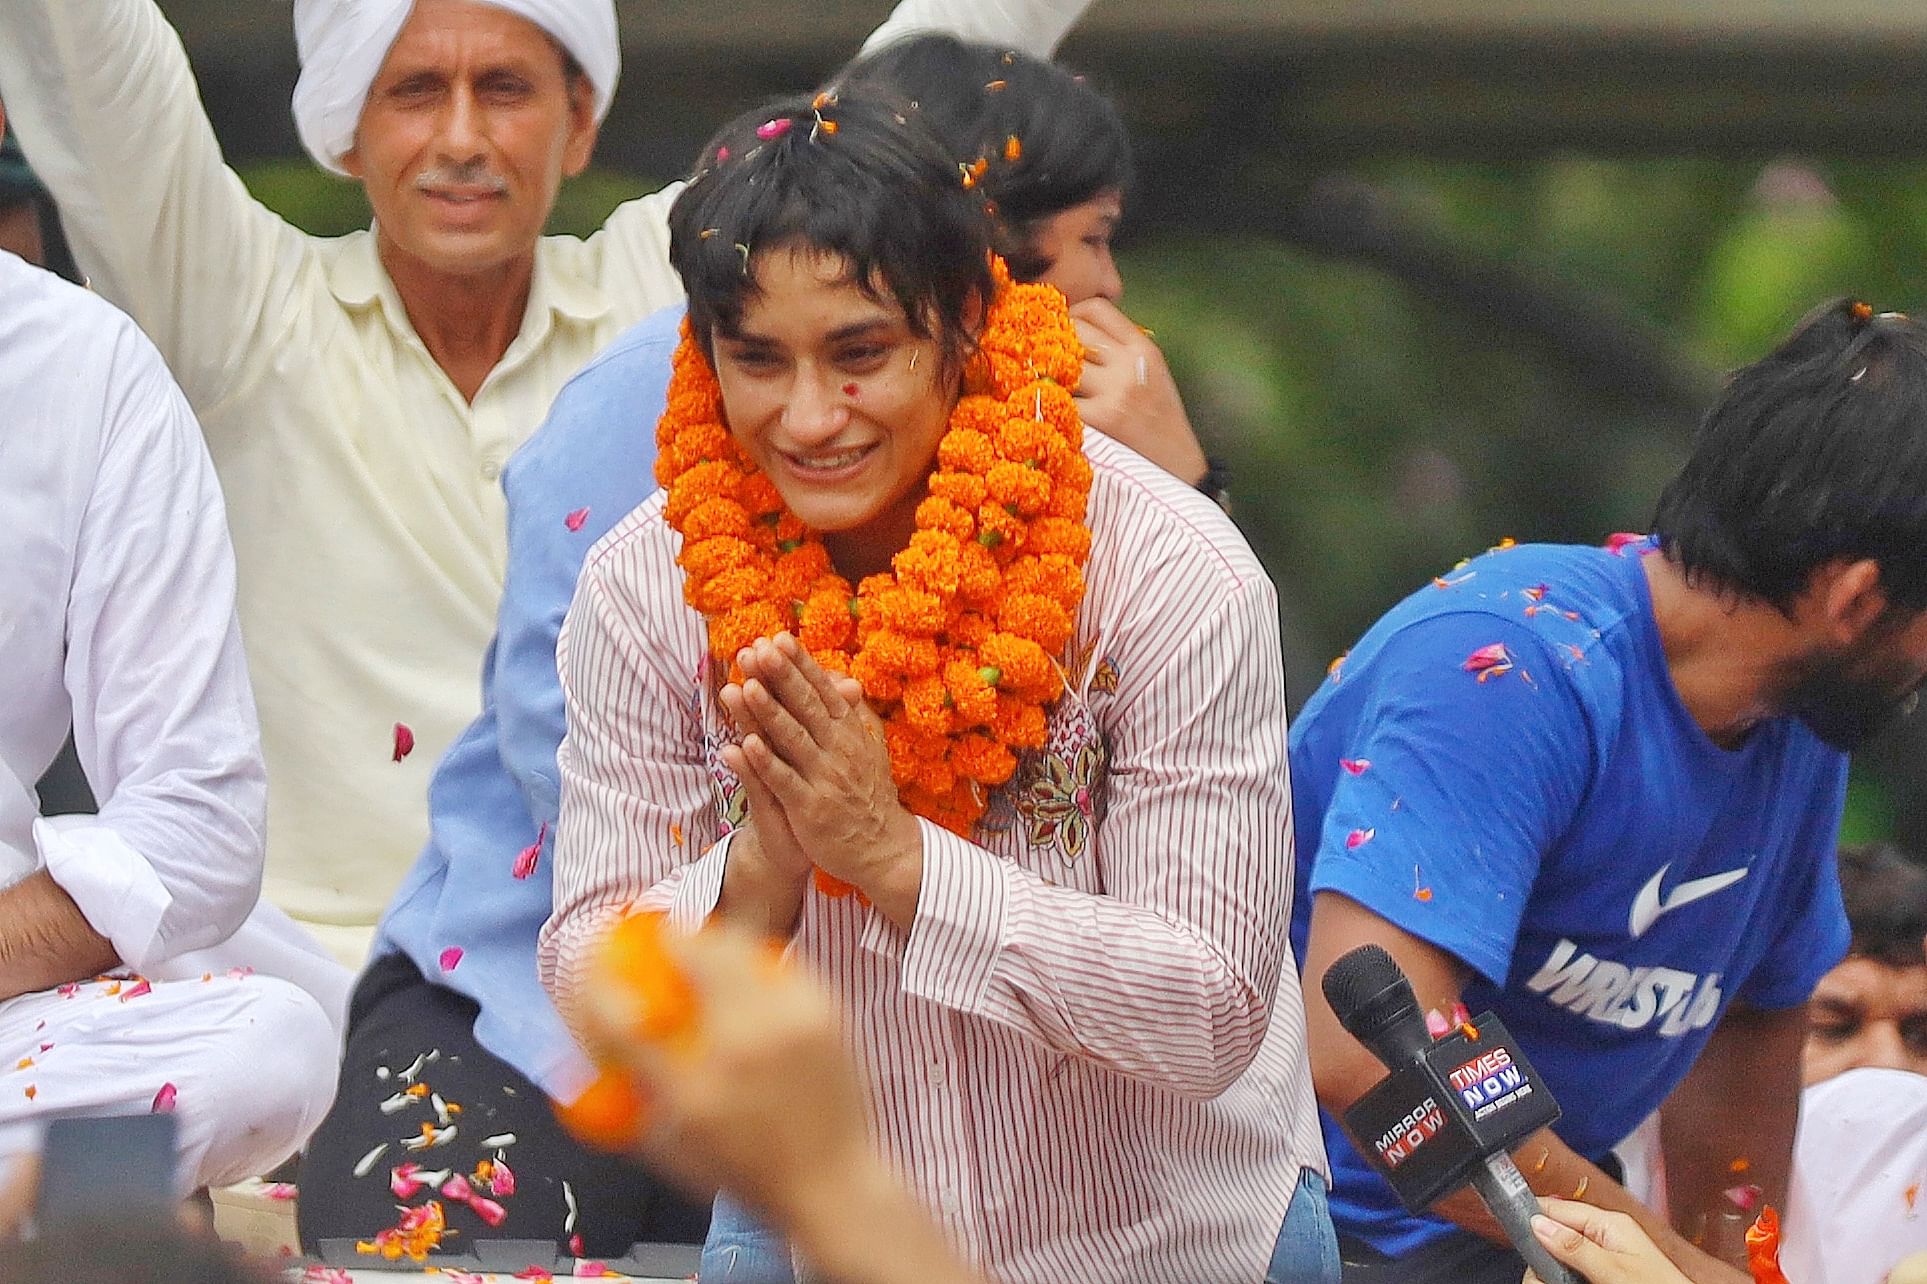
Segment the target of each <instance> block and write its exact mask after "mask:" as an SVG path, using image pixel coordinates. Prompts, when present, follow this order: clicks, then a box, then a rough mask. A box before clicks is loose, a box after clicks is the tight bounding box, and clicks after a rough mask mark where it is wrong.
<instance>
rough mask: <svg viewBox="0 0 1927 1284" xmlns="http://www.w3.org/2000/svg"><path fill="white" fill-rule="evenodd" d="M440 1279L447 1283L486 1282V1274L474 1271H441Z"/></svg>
mask: <svg viewBox="0 0 1927 1284" xmlns="http://www.w3.org/2000/svg"><path fill="white" fill-rule="evenodd" d="M442 1279H444V1280H446V1281H447V1284H488V1276H486V1275H477V1274H476V1273H475V1272H474V1271H443V1272H442Z"/></svg>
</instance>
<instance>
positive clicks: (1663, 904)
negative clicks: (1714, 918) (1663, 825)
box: [1626, 861, 1747, 938]
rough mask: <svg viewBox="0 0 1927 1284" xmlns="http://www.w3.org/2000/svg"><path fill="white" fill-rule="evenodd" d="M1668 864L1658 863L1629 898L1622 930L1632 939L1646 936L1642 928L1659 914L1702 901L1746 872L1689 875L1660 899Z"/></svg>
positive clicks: (1738, 870)
mask: <svg viewBox="0 0 1927 1284" xmlns="http://www.w3.org/2000/svg"><path fill="white" fill-rule="evenodd" d="M1672 867H1673V866H1672V863H1671V862H1670V861H1669V862H1667V863H1666V864H1664V865H1661V866H1660V867H1659V872H1658V873H1657V874H1654V875H1653V876H1652V877H1651V878H1649V879H1648V880H1646V886H1644V887H1642V888H1640V889H1639V895H1637V896H1635V897H1633V912H1632V915H1631V916H1630V917H1629V918H1628V919H1627V920H1626V930H1627V931H1629V932H1631V933H1632V934H1633V936H1634V938H1638V937H1641V936H1644V935H1646V929H1647V928H1649V927H1651V926H1652V925H1653V924H1654V923H1657V922H1658V921H1659V916H1660V915H1662V914H1670V913H1672V912H1673V911H1674V910H1676V909H1678V908H1680V907H1681V906H1682V905H1691V904H1692V903H1693V902H1694V901H1700V900H1705V899H1706V898H1707V897H1709V896H1711V895H1712V894H1713V893H1714V892H1723V891H1725V890H1726V889H1727V888H1729V887H1731V886H1733V884H1735V883H1737V882H1739V881H1740V880H1741V879H1742V878H1745V877H1746V874H1747V871H1746V870H1744V869H1729V870H1727V871H1726V872H1725V873H1724V874H1708V875H1707V876H1706V877H1705V878H1689V879H1687V880H1686V881H1685V882H1683V883H1681V884H1680V885H1679V886H1678V887H1675V888H1674V889H1673V894H1672V895H1671V896H1668V897H1666V898H1665V899H1663V900H1662V899H1661V898H1660V892H1659V889H1660V883H1661V882H1662V881H1664V879H1665V878H1666V871H1667V870H1669V869H1671V868H1672Z"/></svg>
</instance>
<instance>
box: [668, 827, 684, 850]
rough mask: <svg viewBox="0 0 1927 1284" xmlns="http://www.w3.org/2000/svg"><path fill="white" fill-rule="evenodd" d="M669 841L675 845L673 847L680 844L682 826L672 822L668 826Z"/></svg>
mask: <svg viewBox="0 0 1927 1284" xmlns="http://www.w3.org/2000/svg"><path fill="white" fill-rule="evenodd" d="M669 842H670V844H671V845H672V846H675V847H681V846H682V826H681V825H675V824H672V825H670V826H669Z"/></svg>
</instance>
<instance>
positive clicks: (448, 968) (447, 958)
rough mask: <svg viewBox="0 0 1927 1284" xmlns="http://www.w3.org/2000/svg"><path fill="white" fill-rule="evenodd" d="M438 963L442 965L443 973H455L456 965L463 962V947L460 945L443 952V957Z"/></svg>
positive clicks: (452, 946)
mask: <svg viewBox="0 0 1927 1284" xmlns="http://www.w3.org/2000/svg"><path fill="white" fill-rule="evenodd" d="M438 961H439V962H440V963H441V965H442V971H444V972H453V971H454V970H455V965H456V964H457V963H460V962H461V961H462V947H461V946H459V945H451V946H449V947H448V948H447V949H445V950H443V951H442V956H441V958H440V959H439V960H438Z"/></svg>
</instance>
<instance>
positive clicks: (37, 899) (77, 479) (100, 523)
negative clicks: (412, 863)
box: [0, 253, 335, 1190]
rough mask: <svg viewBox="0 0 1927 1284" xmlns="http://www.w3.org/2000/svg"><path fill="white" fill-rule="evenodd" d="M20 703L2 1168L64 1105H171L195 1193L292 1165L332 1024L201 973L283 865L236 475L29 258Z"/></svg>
mask: <svg viewBox="0 0 1927 1284" xmlns="http://www.w3.org/2000/svg"><path fill="white" fill-rule="evenodd" d="M0 709H4V710H5V713H4V715H0V884H4V885H5V886H4V890H0V1163H4V1162H5V1161H7V1160H9V1159H11V1158H13V1157H15V1156H18V1155H21V1154H24V1153H27V1152H30V1151H32V1150H34V1149H36V1148H37V1147H38V1145H39V1133H40V1129H41V1126H42V1124H43V1123H44V1121H45V1120H47V1119H48V1118H51V1117H54V1116H56V1115H62V1114H134V1113H145V1112H146V1111H148V1110H151V1109H168V1108H170V1105H171V1108H172V1109H173V1110H174V1111H175V1112H176V1114H177V1115H178V1116H179V1121H180V1126H181V1132H180V1139H181V1147H182V1153H181V1163H180V1168H179V1171H178V1173H177V1179H178V1182H179V1185H180V1187H181V1189H183V1190H187V1189H191V1188H193V1187H195V1186H201V1185H209V1184H214V1183H219V1182H227V1181H235V1180H238V1179H240V1178H242V1177H245V1176H247V1175H249V1174H251V1173H256V1172H261V1171H264V1170H265V1169H266V1168H268V1167H271V1166H272V1165H273V1164H275V1163H276V1162H278V1161H280V1160H281V1159H283V1158H285V1157H286V1156H287V1155H288V1154H290V1153H292V1151H293V1150H294V1148H295V1147H296V1146H297V1145H299V1144H300V1142H301V1140H302V1138H304V1137H305V1136H307V1134H308V1132H309V1131H310V1130H311V1129H312V1128H313V1126H314V1124H315V1123H316V1122H318V1121H319V1119H320V1118H321V1116H322V1114H323V1112H325V1111H326V1109H327V1107H328V1103H329V1100H330V1099H331V1097H332V1096H333V1092H334V1056H335V1052H334V1044H335V1035H334V1031H333V1027H332V1026H331V1024H330V1022H329V1020H328V1018H327V1017H326V1015H324V1013H323V1012H322V1010H321V1008H320V1006H319V1005H318V1004H317V1003H316V1002H315V1000H314V999H313V998H311V997H310V996H309V995H308V994H307V993H305V992H304V991H302V990H301V989H300V988H298V987H296V986H295V985H292V984H289V983H287V982H283V981H279V980H275V979H271V978H268V977H265V976H259V975H249V974H247V973H246V972H245V971H244V970H237V971H236V973H235V974H233V975H230V974H228V973H226V972H223V973H220V974H208V973H204V972H203V971H202V970H201V969H200V968H199V967H196V966H194V952H196V951H200V950H205V949H207V948H209V947H212V946H216V945H218V944H220V943H221V942H222V941H223V940H224V939H225V938H227V937H228V936H229V935H230V934H232V933H233V932H234V931H235V929H236V928H237V927H238V926H240V924H241V923H242V921H243V919H244V918H245V917H246V916H247V915H248V912H249V910H250V908H251V907H252V906H253V905H254V903H255V900H256V897H257V894H258V889H259V886H260V879H261V864H262V834H263V821H264V806H265V803H264V792H265V781H264V778H263V772H262V765H261V755H260V742H259V737H258V735H257V732H256V727H255V712H254V701H253V698H252V696H251V695H250V693H249V689H248V680H247V673H246V669H245V666H244V664H243V661H242V655H241V639H240V634H239V631H238V628H237V625H236V621H235V615H234V563H233V554H232V550H231V548H230V546H229V543H228V533H227V527H226V523H225V521H224V519H223V514H222V505H221V491H220V486H219V484H218V482H217V481H216V479H215V474H214V470H213V467H212V465H211V464H210V462H209V460H208V455H207V449H206V447H205V446H204V445H203V444H202V441H201V434H200V430H199V428H198V426H197V425H196V423H195V421H194V415H193V412H192V411H191V410H190V409H189V408H188V405H187V402H186V400H185V399H184V398H183V397H182V396H181V393H180V391H179V389H178V388H177V387H175V385H174V382H173V380H172V379H170V378H169V377H168V373H167V370H166V367H165V366H163V365H162V363H161V359H160V356H159V355H158V354H157V353H156V352H155V351H154V348H153V345H152V344H150V343H149V342H148V341H147V340H146V339H145V338H144V337H143V336H142V335H141V333H140V331H139V330H137V329H136V328H135V327H134V325H133V323H132V322H131V321H129V320H128V319H127V318H126V317H125V316H124V315H122V314H121V313H119V312H117V311H115V310H114V309H113V308H112V307H110V306H108V305H107V304H106V303H103V302H102V301H101V300H99V299H97V298H95V297H93V296H92V295H90V294H88V293H87V292H86V291H84V290H81V289H78V288H76V287H74V286H71V285H68V284H66V283H65V282H62V281H60V280H58V279H57V278H56V277H54V276H53V275H52V274H51V273H47V272H43V271H41V270H39V269H38V268H33V267H29V266H28V265H27V264H25V263H23V262H22V261H21V260H19V259H17V258H15V257H14V256H13V255H11V254H6V253H0ZM70 720H71V722H72V725H73V728H74V737H75V742H76V744H77V745H78V748H79V752H80V760H81V763H82V765H83V766H84V767H85V768H86V772H87V777H88V779H89V780H90V781H91V782H92V784H93V787H94V790H95V792H96V794H97V795H98V796H99V799H100V813H99V815H98V816H90V817H75V818H70V819H69V820H68V821H67V822H66V823H64V824H56V823H54V822H52V821H48V820H45V819H41V818H40V817H39V816H38V815H37V805H36V799H35V796H34V781H35V780H37V779H38V778H39V776H40V774H41V773H42V772H43V771H45V770H46V768H47V766H48V764H49V763H51V762H52V761H53V759H54V755H55V754H56V753H58V752H59V751H60V748H61V743H62V741H63V740H64V739H65V738H66V735H67V728H68V724H69V721H70ZM102 973H106V974H107V975H101V974H102ZM169 978H172V979H169ZM7 1067H11V1068H10V1069H8V1068H7Z"/></svg>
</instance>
